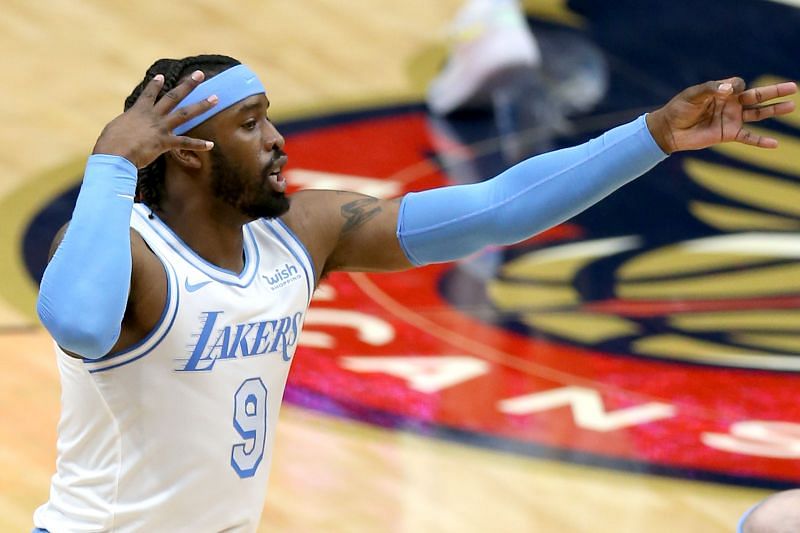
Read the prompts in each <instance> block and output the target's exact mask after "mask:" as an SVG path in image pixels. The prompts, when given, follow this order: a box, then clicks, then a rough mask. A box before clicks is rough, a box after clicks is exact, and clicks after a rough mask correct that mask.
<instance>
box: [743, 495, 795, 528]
mask: <svg viewBox="0 0 800 533" xmlns="http://www.w3.org/2000/svg"><path fill="white" fill-rule="evenodd" d="M798 531H800V489H795V490H787V491H784V492H779V493H777V494H773V495H772V496H770V497H769V498H767V499H766V500H764V501H763V502H761V503H760V504H758V506H756V507H755V508H754V509H753V510H752V511H751V512H750V513H749V514H748V516H747V517H746V518H745V519H744V521H743V522H742V527H741V532H742V533H797V532H798Z"/></svg>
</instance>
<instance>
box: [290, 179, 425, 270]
mask: <svg viewBox="0 0 800 533" xmlns="http://www.w3.org/2000/svg"><path fill="white" fill-rule="evenodd" d="M399 206H400V199H399V198H397V199H390V200H386V199H381V198H374V197H371V196H366V195H363V194H359V193H355V192H345V191H325V190H307V191H301V192H298V193H296V194H294V195H292V199H291V208H290V209H289V212H288V213H286V215H284V217H283V221H284V222H285V223H286V224H287V225H288V226H289V228H291V229H292V231H293V232H295V234H296V235H297V236H298V238H300V240H301V241H302V242H303V244H304V245H305V246H306V248H307V249H308V250H309V253H310V254H311V256H312V259H313V260H314V265H315V268H316V270H317V271H318V272H317V276H318V278H317V279H318V280H319V278H320V277H321V276H324V275H325V274H326V273H328V272H331V271H335V270H351V271H385V270H400V269H404V268H408V267H409V266H411V265H410V263H408V261H407V259H406V258H405V255H403V253H402V251H401V250H400V247H399V245H398V243H397V238H396V227H397V215H398V211H399Z"/></svg>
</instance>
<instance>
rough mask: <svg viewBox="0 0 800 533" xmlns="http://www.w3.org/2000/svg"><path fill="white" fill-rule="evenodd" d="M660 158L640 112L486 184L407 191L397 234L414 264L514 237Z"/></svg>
mask: <svg viewBox="0 0 800 533" xmlns="http://www.w3.org/2000/svg"><path fill="white" fill-rule="evenodd" d="M666 157H667V156H666V155H665V154H664V152H663V151H662V150H661V149H660V148H659V147H658V144H656V142H655V140H654V139H653V137H652V135H651V134H650V131H649V130H648V129H647V124H646V123H645V115H642V116H641V117H639V118H638V119H636V120H635V121H633V122H630V123H628V124H624V125H622V126H619V127H617V128H614V129H612V130H610V131H608V132H606V133H604V134H603V135H602V136H600V137H598V138H596V139H592V140H591V141H589V142H587V143H584V144H582V145H579V146H575V147H572V148H565V149H563V150H557V151H554V152H550V153H546V154H542V155H539V156H536V157H532V158H531V159H528V160H526V161H523V162H521V163H519V164H517V165H515V166H513V167H511V168H510V169H508V170H506V171H505V172H503V173H502V174H500V175H498V176H496V177H495V178H492V179H490V180H488V181H485V182H482V183H475V184H469V185H457V186H452V187H442V188H440V189H432V190H428V191H423V192H419V193H410V194H407V195H406V196H405V198H403V201H402V204H401V206H400V215H399V217H398V221H397V238H398V240H399V241H400V245H401V247H402V248H403V251H404V252H405V254H406V257H408V259H409V260H410V261H411V262H412V263H413V264H415V265H424V264H428V263H441V262H445V261H452V260H454V259H458V258H460V257H464V256H466V255H469V254H471V253H473V252H476V251H478V250H480V249H482V248H483V247H484V246H487V245H490V244H494V245H499V244H511V243H515V242H519V241H521V240H524V239H527V238H529V237H531V236H533V235H535V234H537V233H539V232H541V231H544V230H546V229H548V228H550V227H552V226H555V225H556V224H560V223H561V222H563V221H565V220H567V219H568V218H570V217H572V216H574V215H576V214H578V213H580V212H581V211H583V210H584V209H586V208H587V207H589V206H591V205H592V204H594V203H596V202H598V201H600V200H601V199H603V198H605V197H606V196H608V195H609V194H611V193H612V192H614V191H615V190H617V189H618V188H619V187H621V186H623V185H625V184H626V183H628V182H629V181H631V180H633V179H634V178H636V177H638V176H640V175H642V174H644V173H645V172H647V171H648V170H650V169H651V168H653V167H654V166H655V165H656V164H658V163H659V162H660V161H662V160H663V159H665V158H666Z"/></svg>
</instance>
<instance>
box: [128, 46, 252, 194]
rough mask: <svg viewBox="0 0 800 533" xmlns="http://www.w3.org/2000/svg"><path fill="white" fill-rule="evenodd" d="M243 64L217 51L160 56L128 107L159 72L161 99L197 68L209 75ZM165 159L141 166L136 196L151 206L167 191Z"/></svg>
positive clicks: (132, 94)
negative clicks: (161, 57) (215, 52)
mask: <svg viewBox="0 0 800 533" xmlns="http://www.w3.org/2000/svg"><path fill="white" fill-rule="evenodd" d="M240 64H241V63H240V62H239V61H238V60H236V59H234V58H232V57H228V56H223V55H216V54H202V55H196V56H189V57H184V58H183V59H159V60H158V61H156V62H155V63H153V64H152V65H151V66H150V68H148V69H147V72H146V73H145V75H144V79H143V80H142V81H141V82H140V83H139V85H137V86H136V88H135V89H133V92H131V94H130V96H128V97H127V98H126V99H125V111H127V110H128V109H130V108H131V106H132V105H133V104H134V103H135V102H136V100H137V99H138V98H139V95H140V94H142V91H143V90H144V88H145V87H146V86H147V84H148V83H150V80H152V79H153V77H155V75H156V74H161V75H163V76H164V85H162V86H161V91H160V92H159V93H158V96H157V97H156V100H158V99H160V98H161V97H162V96H164V95H165V94H166V93H167V92H168V91H170V90H172V89H174V88H175V87H176V86H177V85H178V84H179V83H180V82H181V80H183V79H184V78H185V77H187V76H189V75H190V74H191V73H192V72H194V71H195V70H202V71H203V74H205V79H209V78H212V77H214V76H215V75H216V74H219V73H220V72H223V71H225V70H228V69H229V68H232V67H235V66H236V65H240ZM164 161H165V159H164V155H163V154H162V155H160V156H159V157H158V158H156V160H155V161H153V162H152V163H150V164H149V165H147V166H146V167H144V168H141V169H139V181H138V182H137V184H136V200H137V201H138V202H142V203H144V204H147V206H148V207H150V209H151V210H155V209H158V207H159V202H160V201H161V195H162V193H163V191H164V171H165V162H164Z"/></svg>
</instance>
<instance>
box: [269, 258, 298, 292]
mask: <svg viewBox="0 0 800 533" xmlns="http://www.w3.org/2000/svg"><path fill="white" fill-rule="evenodd" d="M261 277H262V278H264V280H266V282H267V285H269V288H270V290H272V291H277V290H278V289H282V288H284V287H286V286H288V285H289V284H291V283H294V282H295V281H297V280H299V279H301V278H302V277H303V276H302V274H300V269H298V268H297V267H296V266H295V265H293V264H291V263H284V264H283V266H282V267H278V268H276V269H275V270H274V271H273V272H271V273H269V274H263V275H262V276H261Z"/></svg>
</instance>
